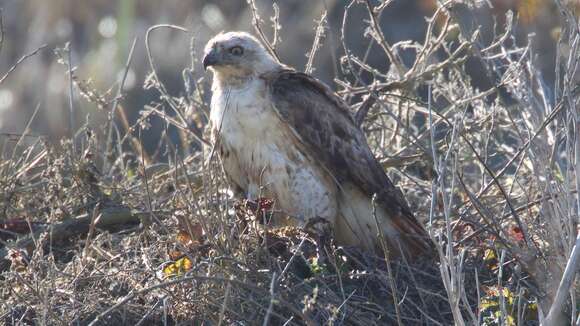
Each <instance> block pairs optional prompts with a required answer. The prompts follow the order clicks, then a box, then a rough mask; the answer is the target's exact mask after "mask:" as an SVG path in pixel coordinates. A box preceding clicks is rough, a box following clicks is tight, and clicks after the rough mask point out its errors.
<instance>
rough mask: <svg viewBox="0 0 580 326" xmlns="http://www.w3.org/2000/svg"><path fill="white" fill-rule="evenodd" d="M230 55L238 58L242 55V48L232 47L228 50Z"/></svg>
mask: <svg viewBox="0 0 580 326" xmlns="http://www.w3.org/2000/svg"><path fill="white" fill-rule="evenodd" d="M230 53H231V54H233V55H237V56H240V55H242V54H244V48H242V47H241V46H233V47H231V48H230Z"/></svg>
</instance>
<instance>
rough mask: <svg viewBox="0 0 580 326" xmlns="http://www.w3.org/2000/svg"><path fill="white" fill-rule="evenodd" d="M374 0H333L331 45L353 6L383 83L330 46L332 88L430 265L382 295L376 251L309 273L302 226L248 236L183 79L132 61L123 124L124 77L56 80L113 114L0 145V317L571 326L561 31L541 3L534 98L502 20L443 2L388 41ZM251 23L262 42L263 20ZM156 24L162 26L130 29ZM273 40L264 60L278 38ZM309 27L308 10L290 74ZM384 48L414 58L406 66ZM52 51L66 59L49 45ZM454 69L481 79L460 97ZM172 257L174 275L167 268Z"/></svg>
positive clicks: (569, 185) (405, 270)
mask: <svg viewBox="0 0 580 326" xmlns="http://www.w3.org/2000/svg"><path fill="white" fill-rule="evenodd" d="M388 3H389V2H388V1H387V2H386V3H385V5H380V6H378V7H377V6H374V5H373V3H372V2H370V1H362V2H355V1H353V2H351V3H350V4H348V5H347V7H346V8H347V9H346V11H345V17H344V24H343V28H342V31H340V33H342V34H343V35H344V31H345V29H347V28H349V24H350V22H349V20H348V14H349V10H350V9H351V8H352V7H354V6H362V7H363V8H366V10H367V13H368V21H367V22H366V23H368V24H369V28H368V37H370V38H371V39H372V42H373V43H374V44H375V45H377V46H379V47H380V48H381V49H382V50H383V51H384V52H385V55H386V56H387V57H388V58H389V59H390V60H391V62H392V65H391V66H392V69H391V71H388V72H387V71H378V70H377V69H375V68H373V67H371V66H369V65H368V64H367V63H366V61H365V59H364V58H359V57H356V56H355V55H353V54H352V52H351V51H349V49H347V48H346V45H345V44H346V42H344V38H343V42H342V46H343V47H344V48H343V49H342V52H343V53H345V55H344V56H343V57H342V58H341V59H340V67H341V69H342V75H343V76H345V77H344V78H343V79H342V80H336V84H337V85H338V91H337V93H338V94H340V95H341V96H343V98H344V99H345V100H346V101H347V102H348V103H349V104H350V105H351V107H352V109H353V114H356V118H357V121H360V122H361V126H362V128H363V129H364V130H365V132H366V134H367V137H368V140H369V144H370V145H371V147H372V148H373V150H374V151H375V154H376V156H377V157H379V158H380V159H381V162H383V163H384V166H385V167H386V168H387V167H388V168H389V173H390V175H391V177H392V179H394V180H396V182H397V183H398V185H399V186H400V187H401V188H402V189H404V191H405V193H406V195H407V198H408V200H409V202H410V204H411V206H412V207H413V209H414V210H415V211H416V215H417V216H418V217H419V218H420V219H422V220H423V221H424V222H425V224H426V225H427V228H428V229H429V231H430V233H431V235H432V237H433V238H434V239H435V240H436V243H437V247H438V251H439V255H440V261H438V262H436V263H435V264H434V263H433V262H415V263H412V264H411V263H407V262H405V261H399V262H394V263H393V266H392V269H393V272H392V274H393V275H394V279H395V282H394V283H395V286H394V287H393V286H391V283H390V280H391V279H390V278H389V274H388V273H387V272H386V271H387V269H386V266H385V263H384V261H383V260H381V259H380V258H378V257H374V256H372V255H369V254H365V253H361V252H359V251H358V250H356V248H337V247H332V248H331V253H330V257H331V258H332V259H331V260H330V262H329V264H326V265H319V264H318V263H317V262H316V260H315V259H313V258H314V257H315V254H314V249H313V242H312V240H311V239H310V238H309V236H308V235H307V234H304V233H302V232H301V230H297V229H291V228H286V229H281V230H269V229H268V228H267V227H266V226H263V225H259V223H257V222H256V220H257V218H256V217H255V215H260V214H262V213H261V212H252V209H249V208H248V207H247V206H244V204H243V203H240V202H236V201H235V200H233V199H232V198H231V196H230V194H229V192H228V191H227V185H226V184H225V181H224V177H223V175H222V172H221V169H220V168H219V163H218V162H217V161H218V160H217V159H215V157H212V156H210V155H208V153H209V151H202V150H201V148H202V146H204V145H207V141H205V140H204V138H203V126H204V125H205V122H206V121H207V120H206V118H207V113H208V110H209V109H208V105H207V103H206V102H205V100H204V99H206V98H207V94H204V92H203V89H204V87H203V85H202V84H201V83H198V82H196V81H195V80H193V79H192V78H191V76H193V69H194V67H193V66H191V67H189V68H187V69H185V70H184V72H183V76H184V83H185V89H186V90H187V92H186V93H185V94H183V96H181V97H174V96H170V95H169V93H168V92H167V89H166V87H165V86H164V85H163V83H162V82H161V81H160V79H159V78H158V76H157V73H156V71H155V65H154V62H153V59H154V58H153V57H152V56H151V54H150V53H149V52H148V53H147V54H148V58H149V62H150V68H151V75H150V76H149V78H148V79H147V81H146V84H145V87H147V88H150V89H154V90H157V91H158V93H159V98H158V99H157V100H156V101H155V102H153V103H151V104H150V105H149V106H146V107H145V108H144V109H143V110H141V118H140V119H138V121H137V123H135V124H134V125H129V123H128V122H127V119H126V118H124V109H123V107H122V106H121V105H119V103H120V102H122V101H121V100H120V97H119V96H120V95H121V94H122V91H121V90H122V89H123V88H122V86H123V81H120V85H119V88H118V89H119V92H118V95H117V97H116V98H114V99H112V101H107V100H105V99H106V96H105V95H104V94H103V92H101V91H99V90H95V89H91V86H90V85H86V84H83V83H80V82H79V80H80V79H78V78H70V79H71V81H70V83H71V84H70V86H71V87H73V86H74V87H75V90H76V93H75V94H80V95H81V96H83V98H84V99H85V100H88V101H90V102H92V103H94V105H95V107H98V108H100V109H104V110H107V112H110V115H111V116H112V115H116V116H118V117H121V118H120V119H117V120H110V122H109V123H107V124H105V125H104V126H102V128H101V129H96V130H93V129H91V128H90V127H89V125H88V124H87V125H84V126H81V127H79V128H73V129H74V133H73V134H74V136H73V137H72V139H67V140H64V141H62V142H61V143H60V144H57V145H55V144H49V143H48V142H47V141H46V140H45V139H43V138H41V137H36V136H33V135H29V130H26V131H25V132H24V133H23V134H22V135H16V136H14V135H3V136H2V142H1V143H0V146H2V147H1V151H0V154H1V155H2V157H1V160H0V189H2V193H1V197H0V223H2V224H3V226H2V225H1V224H0V226H2V227H0V239H1V242H0V255H1V256H2V257H4V256H5V257H4V260H2V261H0V272H1V273H2V274H1V275H0V297H1V300H0V320H2V321H3V322H4V323H5V324H9V325H12V324H20V325H27V324H43V325H44V324H48V325H61V324H62V325H70V324H73V325H86V324H93V325H96V324H103V325H104V324H108V325H124V324H139V325H149V324H150V325H159V324H196V325H210V324H211V325H213V324H217V325H223V324H239V325H246V324H252V325H253V324H264V325H266V324H284V323H286V324H288V325H293V324H297V325H301V324H307V325H318V324H323V323H328V324H349V325H351V324H352V325H370V324H397V323H399V324H402V325H413V324H428V325H430V324H433V325H438V324H440V325H448V324H452V323H455V324H457V325H465V324H484V325H492V324H502V325H513V324H518V325H536V324H539V320H541V319H543V318H545V317H547V316H548V314H549V313H550V315H549V318H548V320H547V321H545V324H567V323H569V322H571V323H577V318H578V311H577V310H576V309H577V308H576V305H577V301H576V288H575V282H574V280H575V271H576V269H577V264H578V263H577V261H576V260H574V259H570V256H571V253H572V249H573V248H574V245H575V242H576V236H577V220H578V216H579V215H578V209H579V204H578V202H579V199H578V198H579V197H578V190H580V189H579V188H580V181H579V180H580V179H579V178H578V177H577V173H578V172H577V170H578V169H580V156H579V155H580V138H579V137H578V135H577V132H578V131H577V126H578V125H580V118H579V116H578V112H577V108H578V102H579V99H580V97H579V96H578V92H579V90H578V84H577V80H578V78H577V77H576V76H577V75H578V74H579V73H577V71H578V67H577V65H578V58H580V33H579V31H578V26H579V25H578V21H577V19H576V18H575V16H574V15H572V13H571V11H570V10H569V9H568V8H567V7H566V4H563V3H561V2H560V1H559V0H556V1H555V3H556V4H557V5H558V6H559V8H560V10H561V12H562V21H563V25H562V29H561V33H560V41H559V42H558V45H557V46H558V49H559V56H558V62H557V64H556V66H557V83H556V85H555V86H553V87H552V86H550V85H545V84H544V83H543V79H542V76H540V75H539V74H538V72H537V70H536V69H534V61H533V56H532V55H531V46H530V44H527V45H526V46H524V47H519V46H517V45H516V42H515V40H514V36H513V30H512V24H511V22H512V17H507V18H506V21H507V23H506V25H505V26H502V28H501V31H502V33H501V34H499V35H498V36H497V37H496V39H495V40H494V41H493V42H491V43H489V44H486V43H483V41H482V40H480V39H479V38H478V31H477V29H474V28H473V27H472V26H471V25H469V24H466V23H465V21H464V20H462V16H461V15H462V13H464V12H465V10H469V8H468V7H467V6H465V5H463V4H458V3H455V2H454V1H448V2H445V3H443V4H442V5H441V6H440V7H439V9H438V10H437V11H436V13H435V15H434V17H432V19H431V20H430V23H429V26H428V30H427V32H426V37H425V42H424V43H423V44H414V43H398V44H389V43H388V42H387V41H386V40H385V37H384V35H383V34H382V32H381V29H380V26H379V21H380V15H381V12H382V11H383V10H385V8H387V7H388ZM253 8H255V7H253ZM277 12H278V11H277V10H276V13H277ZM253 13H254V15H255V19H254V24H255V28H256V31H257V33H258V34H259V35H261V37H262V39H263V40H264V41H265V42H268V39H269V38H268V35H267V34H268V31H269V30H270V29H269V26H267V25H266V24H264V20H262V19H260V17H259V13H258V11H257V9H256V10H255V11H253ZM279 14H280V15H283V14H284V13H279ZM273 21H274V23H275V24H277V23H276V21H277V18H274V19H273ZM160 28H171V29H178V28H177V27H175V26H170V25H162V26H155V27H152V28H151V29H150V30H149V32H150V33H155V31H156V30H157V29H160ZM274 30H275V31H276V33H275V36H274V37H273V40H274V41H272V42H270V44H269V48H270V49H271V50H272V51H276V44H277V42H279V38H278V36H279V34H278V33H282V34H283V33H284V32H286V31H284V30H281V31H279V30H277V29H276V28H275V29H274ZM181 31H182V32H183V30H182V29H181ZM326 32H327V30H325V15H323V16H322V18H321V19H320V22H319V23H318V28H317V29H316V35H315V37H313V38H314V40H315V42H314V44H313V46H312V47H311V49H310V52H309V53H310V56H311V57H310V58H309V60H308V62H309V67H308V69H311V68H312V63H313V62H314V56H315V55H316V53H317V49H318V47H319V46H320V43H321V42H324V36H325V35H324V34H325V33H326ZM334 32H335V33H339V31H334ZM149 35H150V34H148V36H149ZM361 37H363V36H362V35H361ZM146 42H147V44H149V38H147V40H146ZM0 48H1V46H0ZM148 48H149V47H147V49H148ZM192 48H193V47H192ZM401 51H414V53H415V54H416V60H415V61H414V63H413V64H412V65H406V64H405V63H403V62H402V60H401V59H400V52H401ZM132 53H133V51H131V54H129V58H128V60H127V67H128V66H129V65H130V64H131V56H132ZM59 54H60V58H61V60H62V62H63V63H64V64H65V65H66V64H68V60H67V55H66V54H67V52H66V49H63V50H62V51H60V52H59ZM195 56H197V54H195V53H194V52H193V51H192V57H194V58H195ZM467 60H471V61H473V60H475V61H476V62H477V63H478V64H479V65H481V67H482V68H483V69H482V71H484V74H485V75H486V76H485V78H488V79H490V80H491V81H493V83H494V86H493V87H491V88H489V89H484V90H478V89H475V88H473V87H472V86H471V82H470V81H471V78H473V76H471V75H469V74H467V73H466V71H465V63H466V61H467ZM20 64H26V62H25V61H23V62H21V63H20ZM71 68H72V67H71ZM69 72H70V74H71V75H74V71H73V70H72V69H70V70H69ZM73 77H74V76H73ZM123 80H124V79H123ZM73 99H74V98H73ZM70 108H71V110H74V101H72V99H71V104H70ZM33 118H34V117H33ZM33 118H32V119H33ZM32 119H31V120H32ZM151 119H162V120H163V121H164V122H165V125H166V128H165V130H164V131H163V132H162V134H161V135H160V137H159V139H158V140H159V141H158V143H157V144H156V145H155V146H153V148H154V151H152V152H151V151H149V152H146V151H145V150H143V146H142V145H141V144H142V142H141V140H142V136H143V135H145V134H146V133H147V132H148V130H147V128H148V126H149V122H150V121H151ZM117 122H119V123H117ZM71 125H72V123H71ZM210 146H211V145H210ZM30 229H32V231H33V232H28V231H29V230H30ZM2 257H0V259H2ZM183 257H186V258H187V260H183ZM573 257H575V256H573ZM178 259H182V260H179V261H180V262H182V263H184V262H186V263H185V264H186V265H187V266H185V267H183V268H182V269H179V268H178V267H179V266H177V265H175V264H174V262H175V261H177V260H178ZM172 264H173V265H172ZM567 264H568V266H569V267H568V268H566V266H567ZM168 266H173V268H176V269H177V270H179V271H178V272H177V273H176V274H177V275H168V273H167V270H168ZM565 270H566V272H565ZM563 276H565V277H563ZM562 279H564V280H565V281H564V282H561V280H562ZM393 290H394V293H393ZM393 298H396V300H397V304H398V306H397V308H398V309H395V304H394V302H393V300H394V299H393ZM554 301H555V302H557V303H559V304H558V305H552V302H554ZM555 308H561V309H555Z"/></svg>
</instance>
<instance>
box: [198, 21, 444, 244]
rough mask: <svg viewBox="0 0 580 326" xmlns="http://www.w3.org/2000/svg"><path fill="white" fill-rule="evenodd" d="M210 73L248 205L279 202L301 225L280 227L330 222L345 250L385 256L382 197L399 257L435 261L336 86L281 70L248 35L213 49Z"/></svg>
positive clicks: (232, 35) (233, 171) (387, 232)
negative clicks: (260, 201) (355, 248)
mask: <svg viewBox="0 0 580 326" xmlns="http://www.w3.org/2000/svg"><path fill="white" fill-rule="evenodd" d="M203 65H204V67H205V68H206V69H207V68H210V70H211V71H212V72H213V85H212V91H213V95H212V99H211V114H210V124H211V134H212V141H213V143H214V144H215V146H216V150H217V152H218V153H219V157H220V159H221V162H222V165H223V169H224V171H225V174H226V176H227V178H228V181H229V183H230V185H231V186H232V188H233V189H234V190H235V191H237V193H238V194H241V195H243V196H244V197H246V198H247V199H250V200H256V199H257V198H264V197H265V198H272V199H274V202H275V205H276V208H277V209H280V210H281V211H283V212H284V213H285V216H291V217H290V218H286V217H282V216H275V217H274V221H273V222H274V223H275V224H278V225H280V224H281V225H288V224H292V225H299V226H300V225H304V224H305V223H307V222H308V221H309V219H313V218H317V219H318V218H323V219H325V220H327V221H328V222H329V223H330V225H331V226H332V229H333V234H334V238H335V241H336V243H337V244H339V245H354V246H359V247H362V248H364V249H367V250H376V249H379V248H380V241H379V238H378V231H377V227H376V223H375V217H374V216H373V203H372V198H373V195H375V194H376V205H375V206H376V207H375V208H376V218H377V219H378V221H379V225H380V227H381V229H382V233H383V234H384V236H385V238H386V241H387V243H388V245H389V246H390V248H391V249H392V251H393V253H394V254H397V253H400V249H402V250H403V252H404V253H406V254H410V255H417V254H422V253H431V252H432V251H433V245H432V242H431V240H430V238H429V236H428V234H427V233H426V232H425V230H424V229H423V227H422V226H421V225H420V224H419V223H418V221H417V220H416V219H415V217H414V216H413V214H412V213H411V211H410V209H409V207H408V206H407V204H406V202H405V200H404V198H403V195H402V194H401V192H400V191H399V190H398V189H397V188H395V186H394V185H393V184H392V183H391V181H390V180H389V178H388V177H387V175H386V174H385V171H384V170H383V169H382V167H381V165H380V164H379V163H378V162H377V160H376V159H375V157H374V156H373V154H372V152H371V150H370V148H369V146H368V144H367V142H366V138H365V136H364V134H363V132H362V131H361V130H360V129H359V128H358V127H357V126H356V125H355V123H354V120H353V118H352V116H351V114H350V112H349V109H348V107H347V105H346V104H345V103H344V102H343V101H342V100H341V99H340V98H339V97H338V96H337V95H335V94H334V93H333V92H332V91H331V90H330V89H329V88H328V87H327V86H325V85H324V84H323V83H321V82H320V81H318V80H316V79H315V78H313V77H311V76H309V75H307V74H304V73H300V72H297V71H295V70H293V69H290V68H288V67H287V66H285V65H282V64H280V63H279V62H277V60H276V59H274V57H272V56H271V55H270V54H269V53H268V51H267V50H266V49H265V48H264V47H263V46H262V45H261V44H260V42H259V41H258V40H257V39H256V38H255V37H253V36H252V35H250V34H247V33H243V32H229V33H223V34H219V35H217V36H215V37H214V38H213V39H212V40H210V41H209V42H208V44H207V46H206V48H205V56H204V58H203Z"/></svg>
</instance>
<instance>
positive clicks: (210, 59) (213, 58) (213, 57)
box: [203, 50, 219, 70]
mask: <svg viewBox="0 0 580 326" xmlns="http://www.w3.org/2000/svg"><path fill="white" fill-rule="evenodd" d="M218 62H219V60H218V55H217V53H216V51H215V50H211V51H209V52H208V53H207V54H206V55H205V56H204V57H203V69H204V70H207V67H209V66H213V65H216V64H217V63H218Z"/></svg>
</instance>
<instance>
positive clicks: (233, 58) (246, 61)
mask: <svg viewBox="0 0 580 326" xmlns="http://www.w3.org/2000/svg"><path fill="white" fill-rule="evenodd" d="M203 67H204V68H205V69H207V68H208V67H209V68H210V69H211V70H212V71H213V72H214V74H216V75H218V76H216V77H218V78H221V79H224V78H226V79H229V78H246V77H249V76H251V75H254V76H257V75H260V74H263V73H266V72H269V71H272V70H274V69H276V68H278V67H280V64H279V63H278V62H277V61H276V59H274V58H273V57H272V56H271V55H270V54H269V53H268V51H267V50H266V49H265V48H264V47H263V46H262V44H260V41H258V39H256V38H255V37H254V36H252V35H250V34H248V33H245V32H228V33H220V34H218V35H216V36H215V37H214V38H212V39H211V40H209V42H208V43H207V45H206V46H205V55H204V57H203Z"/></svg>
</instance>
